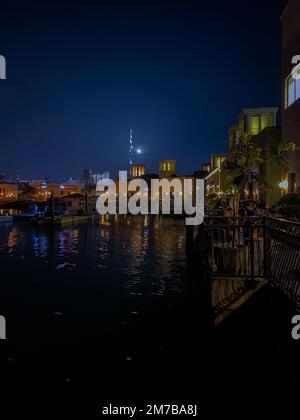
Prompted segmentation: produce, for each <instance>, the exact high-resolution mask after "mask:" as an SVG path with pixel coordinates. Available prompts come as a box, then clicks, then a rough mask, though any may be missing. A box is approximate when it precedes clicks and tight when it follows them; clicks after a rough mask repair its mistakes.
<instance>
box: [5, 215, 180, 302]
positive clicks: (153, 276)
mask: <svg viewBox="0 0 300 420" xmlns="http://www.w3.org/2000/svg"><path fill="white" fill-rule="evenodd" d="M6 259H9V260H18V259H24V261H26V262H27V263H29V264H30V265H31V266H32V267H34V266H35V264H37V262H38V263H39V264H40V263H43V264H45V265H47V267H48V266H50V269H52V270H58V271H59V272H60V273H63V272H64V271H67V272H70V271H72V272H74V274H78V275H80V276H82V278H83V281H84V279H86V278H87V277H90V278H95V281H101V279H102V278H106V279H107V278H109V279H111V281H112V282H113V283H114V285H117V287H118V291H119V293H125V294H128V295H131V296H139V295H146V296H150V295H154V296H160V295H164V294H165V293H177V292H180V291H181V290H182V273H183V269H184V263H185V232H184V224H183V222H182V221H179V220H174V219H168V218H162V217H158V216H157V217H156V216H154V217H151V218H149V217H147V218H144V217H127V218H124V217H122V216H119V217H118V218H117V220H116V218H113V217H111V218H110V219H108V218H107V217H105V218H102V219H99V220H98V221H94V223H93V224H92V223H87V224H81V225H76V226H64V227H53V228H52V227H50V226H33V225H31V224H30V223H26V222H24V223H20V222H19V223H14V224H8V225H7V224H1V225H0V261H1V263H3V262H5V260H6ZM47 269H48V268H47Z"/></svg>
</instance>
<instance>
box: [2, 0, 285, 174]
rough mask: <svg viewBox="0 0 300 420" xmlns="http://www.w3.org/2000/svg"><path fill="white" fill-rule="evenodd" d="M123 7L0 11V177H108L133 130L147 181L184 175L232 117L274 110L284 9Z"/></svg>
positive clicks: (123, 162)
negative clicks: (161, 170)
mask: <svg viewBox="0 0 300 420" xmlns="http://www.w3.org/2000/svg"><path fill="white" fill-rule="evenodd" d="M124 3H125V2H121V1H117V0H115V1H111V2H109V4H103V2H99V3H97V4H95V2H92V1H89V0H88V1H86V2H85V3H83V2H81V4H79V3H77V2H71V1H69V0H62V1H61V2H59V4H53V2H50V1H45V2H43V3H37V2H34V1H30V0H29V1H28V2H26V4H18V7H15V5H14V2H11V1H10V2H4V4H3V6H2V9H1V16H0V39H1V43H0V54H2V55H3V56H5V58H6V63H7V69H6V70H7V72H6V73H7V74H6V77H7V79H6V80H0V96H1V103H2V108H1V116H0V139H1V154H0V172H5V173H6V174H7V175H8V176H13V175H16V174H19V175H21V176H24V177H28V178H34V177H43V176H45V175H48V176H50V177H51V179H57V178H61V177H73V178H78V177H81V174H82V170H83V168H91V169H93V170H94V171H95V172H103V171H105V170H107V171H109V172H110V173H111V174H112V176H116V175H117V171H118V170H119V169H127V168H128V132H129V127H130V126H131V127H133V129H134V135H135V144H136V147H138V148H141V149H142V150H143V154H141V155H140V156H139V161H140V162H141V161H142V160H143V162H142V163H144V164H145V165H146V168H147V171H148V172H157V167H158V161H159V160H160V159H174V160H176V161H177V171H178V173H180V174H184V173H189V172H191V171H194V170H197V169H200V167H201V164H202V162H205V161H207V160H208V159H209V156H210V155H211V154H212V153H214V152H218V153H221V152H225V151H226V150H227V143H228V142H227V130H228V128H229V126H230V125H231V124H232V123H234V121H235V116H236V114H237V112H238V111H239V109H241V108H243V107H259V106H280V103H281V96H280V89H281V79H280V54H281V40H280V35H281V32H280V15H281V12H282V10H283V8H284V6H285V4H286V1H285V0H266V1H264V2H263V3H262V2H260V1H258V0H256V1H255V0H253V1H245V2H244V6H243V8H241V7H240V2H238V1H236V0H231V1H228V2H226V4H218V7H217V8H216V5H215V4H213V3H205V4H203V3H201V4H200V3H199V2H195V1H187V2H184V3H183V2H182V1H172V2H171V1H167V0H166V1H161V2H152V1H151V2H150V1H144V2H138V1H128V2H126V4H124ZM249 10H251V13H248V11H249ZM239 22H242V24H241V25H239ZM258 63H259V65H257V64H258Z"/></svg>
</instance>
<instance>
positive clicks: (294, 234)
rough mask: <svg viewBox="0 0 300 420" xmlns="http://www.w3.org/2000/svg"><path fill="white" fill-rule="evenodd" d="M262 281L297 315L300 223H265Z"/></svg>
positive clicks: (280, 221) (269, 219)
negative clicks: (285, 301)
mask: <svg viewBox="0 0 300 420" xmlns="http://www.w3.org/2000/svg"><path fill="white" fill-rule="evenodd" d="M265 238H266V239H265V241H266V247H265V277H266V279H267V280H268V281H269V282H270V284H271V285H272V286H274V287H277V288H279V289H280V290H281V291H282V292H283V293H284V294H285V295H286V296H288V298H289V299H290V300H291V302H292V303H293V304H294V305H295V306H296V308H297V309H298V310H299V311H300V223H297V222H294V221H288V220H283V219H276V218H266V220H265Z"/></svg>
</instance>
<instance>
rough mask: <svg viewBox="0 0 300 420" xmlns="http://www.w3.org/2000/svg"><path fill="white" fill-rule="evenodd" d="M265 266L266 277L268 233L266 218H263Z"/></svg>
mask: <svg viewBox="0 0 300 420" xmlns="http://www.w3.org/2000/svg"><path fill="white" fill-rule="evenodd" d="M263 268H264V279H265V280H266V277H267V235H266V218H265V217H264V219H263Z"/></svg>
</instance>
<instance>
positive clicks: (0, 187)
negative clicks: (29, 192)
mask: <svg viewBox="0 0 300 420" xmlns="http://www.w3.org/2000/svg"><path fill="white" fill-rule="evenodd" d="M17 198H18V186H17V185H16V184H13V183H10V182H0V200H16V199H17Z"/></svg>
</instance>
